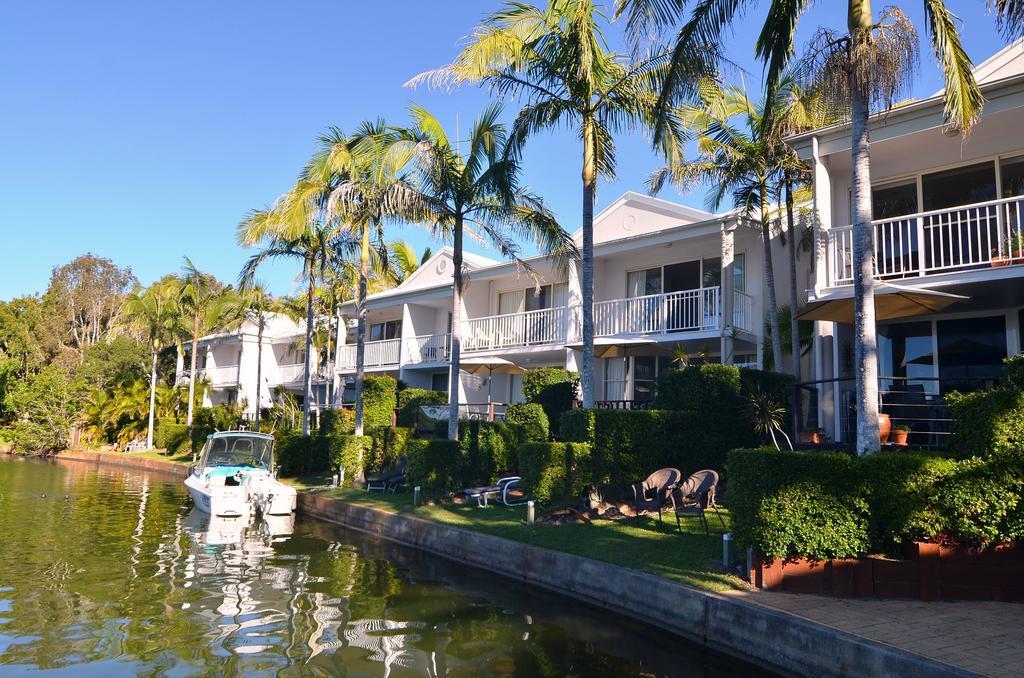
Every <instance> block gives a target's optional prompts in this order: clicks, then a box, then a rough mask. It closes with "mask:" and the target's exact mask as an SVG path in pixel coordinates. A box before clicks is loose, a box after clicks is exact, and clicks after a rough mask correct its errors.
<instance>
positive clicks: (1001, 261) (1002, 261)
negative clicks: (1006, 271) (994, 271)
mask: <svg viewBox="0 0 1024 678" xmlns="http://www.w3.org/2000/svg"><path fill="white" fill-rule="evenodd" d="M1010 263H1011V262H1010V258H1009V257H1003V256H997V257H992V259H991V264H992V268H996V267H997V266H1009V265H1010Z"/></svg>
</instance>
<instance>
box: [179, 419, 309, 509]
mask: <svg viewBox="0 0 1024 678" xmlns="http://www.w3.org/2000/svg"><path fill="white" fill-rule="evenodd" d="M273 469H274V437H273V436H270V435H266V434H263V433H252V432H250V431H223V432H218V433H214V434H213V435H211V436H209V437H208V438H207V439H206V445H204V446H203V451H202V453H201V454H200V455H199V463H198V464H196V465H195V466H194V467H193V468H192V472H191V473H189V476H188V478H186V479H185V486H186V487H187V488H188V491H189V494H191V495H192V500H193V501H194V502H195V504H196V506H197V507H198V508H199V509H200V510H202V511H205V512H206V513H209V514H210V515H212V516H218V517H225V518H226V517H242V516H250V515H253V514H259V515H263V516H268V515H270V516H284V515H291V513H292V511H294V510H295V498H296V492H295V488H292V487H289V486H287V485H285V484H284V483H282V482H281V481H279V480H278V479H277V478H275V477H274V470H273Z"/></svg>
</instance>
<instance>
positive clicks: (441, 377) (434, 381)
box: [430, 372, 448, 393]
mask: <svg viewBox="0 0 1024 678" xmlns="http://www.w3.org/2000/svg"><path fill="white" fill-rule="evenodd" d="M430 390H432V391H444V392H445V393H447V392H448V373H447V372H435V373H434V374H432V375H430Z"/></svg>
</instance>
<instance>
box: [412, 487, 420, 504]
mask: <svg viewBox="0 0 1024 678" xmlns="http://www.w3.org/2000/svg"><path fill="white" fill-rule="evenodd" d="M412 505H413V506H419V505H420V486H419V485H417V486H416V487H414V488H412Z"/></svg>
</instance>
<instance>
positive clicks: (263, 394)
mask: <svg viewBox="0 0 1024 678" xmlns="http://www.w3.org/2000/svg"><path fill="white" fill-rule="evenodd" d="M257 330H258V328H257V327H256V324H255V323H253V322H251V321H246V322H244V323H243V324H242V325H241V326H240V327H239V328H238V329H237V330H235V331H232V332H222V333H219V334H212V335H209V336H205V337H202V338H201V339H200V340H199V349H198V352H197V354H196V371H197V372H198V375H199V377H200V378H202V379H204V380H205V381H206V382H207V389H206V393H205V395H204V397H203V405H205V406H212V405H221V404H234V403H242V404H243V405H244V406H245V407H244V412H245V414H247V415H250V416H252V415H255V413H256V407H257V403H256V390H257V389H256V383H257V372H258V371H259V372H260V375H259V376H260V381H261V382H262V387H261V388H260V403H259V406H260V407H263V408H267V407H271V406H273V404H274V403H273V391H274V389H275V388H277V387H279V386H283V387H284V388H286V389H287V390H288V391H289V392H291V393H292V394H293V395H295V397H296V398H297V399H298V400H299V402H300V403H301V402H302V399H303V374H304V371H303V370H304V363H305V354H306V330H305V322H304V321H303V322H295V321H293V320H292V319H290V318H288V317H287V316H285V315H281V314H272V315H270V316H269V317H268V320H267V322H266V325H265V327H264V330H263V350H262V369H261V370H257V363H258V356H260V353H261V352H260V350H259V342H258V341H257V337H258V332H257ZM189 350H190V346H189V344H188V343H186V345H185V351H184V352H181V353H179V354H178V363H177V370H176V372H177V373H176V380H177V382H178V383H182V382H185V381H187V380H188V372H189V367H190V356H189V353H188V352H189ZM312 364H313V365H314V366H315V365H317V364H318V363H317V360H316V355H315V354H314V356H313V362H312ZM330 382H331V380H326V379H324V378H323V377H321V376H320V375H318V374H316V372H315V371H314V375H313V401H314V403H319V404H322V403H325V402H326V401H327V397H326V396H327V388H328V387H329V386H330Z"/></svg>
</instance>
